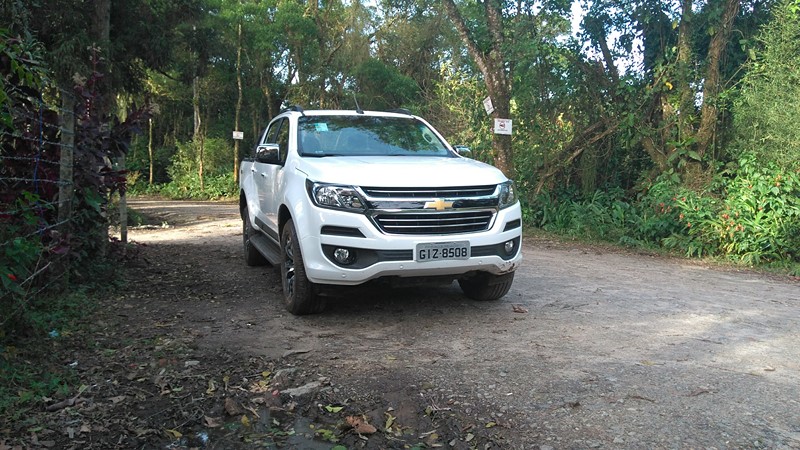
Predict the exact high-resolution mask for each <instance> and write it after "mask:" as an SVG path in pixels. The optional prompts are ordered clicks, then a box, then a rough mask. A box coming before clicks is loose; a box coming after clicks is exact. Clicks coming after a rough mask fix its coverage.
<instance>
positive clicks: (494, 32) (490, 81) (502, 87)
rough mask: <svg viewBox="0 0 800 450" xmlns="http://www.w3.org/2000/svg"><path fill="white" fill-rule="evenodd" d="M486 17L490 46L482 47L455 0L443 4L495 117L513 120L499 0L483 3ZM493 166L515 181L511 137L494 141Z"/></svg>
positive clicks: (507, 60) (447, 0)
mask: <svg viewBox="0 0 800 450" xmlns="http://www.w3.org/2000/svg"><path fill="white" fill-rule="evenodd" d="M481 3H482V4H483V11H484V17H482V18H481V19H482V20H483V22H482V23H481V25H482V26H485V27H486V30H487V31H488V35H489V36H488V41H489V43H488V45H481V43H480V42H479V41H478V39H477V37H476V36H475V31H473V30H471V29H470V28H469V27H468V26H467V22H466V20H465V19H464V16H463V15H462V13H461V11H460V10H459V9H458V6H456V4H455V1H454V0H442V4H443V5H444V9H445V11H446V13H447V16H448V17H449V18H450V20H451V21H452V22H453V25H454V26H455V28H456V30H457V31H458V35H459V37H460V38H461V40H462V41H463V43H464V46H465V47H466V48H467V51H468V52H469V55H470V56H471V57H472V59H473V60H474V61H475V64H476V65H477V66H478V69H480V72H481V74H482V75H483V79H484V82H485V83H486V90H487V91H488V92H489V98H490V99H491V100H492V104H493V105H494V111H493V112H492V117H493V118H495V119H509V118H511V89H512V85H511V84H512V83H511V76H510V73H509V63H510V59H509V58H508V55H507V54H506V49H505V46H504V39H505V36H504V34H505V31H504V26H503V5H502V3H501V1H500V0H483V2H481ZM492 149H493V156H494V163H495V165H496V166H497V168H499V169H500V170H502V171H503V173H505V174H506V176H507V177H509V178H514V175H515V173H514V153H513V150H512V147H511V136H509V135H501V134H495V135H494V136H493V139H492Z"/></svg>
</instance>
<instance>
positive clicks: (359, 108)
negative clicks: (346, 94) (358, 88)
mask: <svg viewBox="0 0 800 450" xmlns="http://www.w3.org/2000/svg"><path fill="white" fill-rule="evenodd" d="M353 101H354V102H356V113H358V114H364V110H363V109H361V107H360V106H358V99H357V98H356V93H355V92H353Z"/></svg>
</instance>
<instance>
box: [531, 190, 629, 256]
mask: <svg viewBox="0 0 800 450" xmlns="http://www.w3.org/2000/svg"><path fill="white" fill-rule="evenodd" d="M530 208H531V209H532V210H534V211H537V214H536V215H534V216H532V217H531V218H532V219H533V220H534V222H533V224H534V225H535V226H539V227H541V228H542V229H544V230H546V231H550V232H553V233H558V234H563V235H566V236H570V237H580V238H585V239H595V240H605V241H612V242H619V243H623V244H626V243H628V242H629V239H628V228H629V227H630V224H631V222H632V221H634V220H635V216H636V211H635V209H634V208H633V206H631V204H630V203H629V202H627V201H625V199H624V193H623V192H622V191H621V190H619V189H610V190H608V191H596V192H594V193H593V194H592V195H591V196H589V197H587V198H580V197H577V198H573V196H571V195H561V196H557V195H551V194H548V193H544V194H542V195H540V196H538V197H537V198H536V199H535V202H534V203H533V204H532V205H531V207H530Z"/></svg>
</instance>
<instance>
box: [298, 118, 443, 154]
mask: <svg viewBox="0 0 800 450" xmlns="http://www.w3.org/2000/svg"><path fill="white" fill-rule="evenodd" d="M298 123H299V127H298V135H297V142H298V145H299V151H300V155H302V156H317V157H321V156H406V155H413V156H452V157H454V156H455V155H453V153H451V152H450V151H449V150H448V149H447V147H445V144H444V143H443V142H442V141H441V140H439V138H438V137H436V134H434V132H433V131H432V130H431V129H430V128H429V127H427V126H426V125H425V124H424V123H422V122H420V121H419V120H417V119H414V118H412V117H375V116H364V115H359V116H305V117H301V118H299V119H298Z"/></svg>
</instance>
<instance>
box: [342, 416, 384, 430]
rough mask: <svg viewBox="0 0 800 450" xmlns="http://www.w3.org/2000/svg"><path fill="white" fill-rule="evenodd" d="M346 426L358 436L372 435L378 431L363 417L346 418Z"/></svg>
mask: <svg viewBox="0 0 800 450" xmlns="http://www.w3.org/2000/svg"><path fill="white" fill-rule="evenodd" d="M347 424H348V425H350V426H351V427H352V428H353V430H354V431H355V432H356V433H358V434H373V433H375V432H377V431H378V429H377V428H375V427H373V426H372V425H370V424H369V423H368V422H367V419H366V418H365V417H364V416H347Z"/></svg>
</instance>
